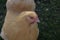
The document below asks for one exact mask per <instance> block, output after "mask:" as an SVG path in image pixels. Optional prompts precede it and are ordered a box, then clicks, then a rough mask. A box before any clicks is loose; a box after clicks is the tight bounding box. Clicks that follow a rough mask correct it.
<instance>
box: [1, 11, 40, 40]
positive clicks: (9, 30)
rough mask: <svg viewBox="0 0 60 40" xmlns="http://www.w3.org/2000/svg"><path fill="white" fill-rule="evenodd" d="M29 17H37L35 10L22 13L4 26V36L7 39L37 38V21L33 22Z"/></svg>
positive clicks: (33, 39)
mask: <svg viewBox="0 0 60 40" xmlns="http://www.w3.org/2000/svg"><path fill="white" fill-rule="evenodd" d="M28 17H33V18H36V17H38V16H37V14H36V13H35V12H33V11H25V12H22V13H20V15H18V16H17V17H16V19H15V21H14V22H12V23H11V24H10V25H9V26H3V28H2V33H1V34H2V35H1V36H2V38H4V39H5V40H37V38H38V34H39V29H38V24H37V22H34V23H32V24H31V22H30V20H29V19H28Z"/></svg>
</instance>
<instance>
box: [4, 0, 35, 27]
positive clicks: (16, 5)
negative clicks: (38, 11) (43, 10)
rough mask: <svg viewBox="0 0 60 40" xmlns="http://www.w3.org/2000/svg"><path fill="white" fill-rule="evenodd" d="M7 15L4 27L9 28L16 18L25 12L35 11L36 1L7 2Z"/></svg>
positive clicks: (11, 0)
mask: <svg viewBox="0 0 60 40" xmlns="http://www.w3.org/2000/svg"><path fill="white" fill-rule="evenodd" d="M6 8H7V13H6V17H5V21H4V24H3V27H4V26H9V25H10V24H11V23H12V22H14V20H15V19H16V17H17V16H18V15H19V14H20V12H23V11H34V9H35V3H34V0H7V3H6Z"/></svg>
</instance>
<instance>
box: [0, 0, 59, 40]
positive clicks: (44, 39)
mask: <svg viewBox="0 0 60 40" xmlns="http://www.w3.org/2000/svg"><path fill="white" fill-rule="evenodd" d="M6 1H7V0H0V32H1V28H2V26H3V23H4V19H5V16H6ZM35 3H36V10H35V11H36V13H37V14H38V16H39V19H40V21H41V22H40V23H39V30H40V32H39V37H38V40H60V0H35ZM0 40H2V39H1V38H0Z"/></svg>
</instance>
